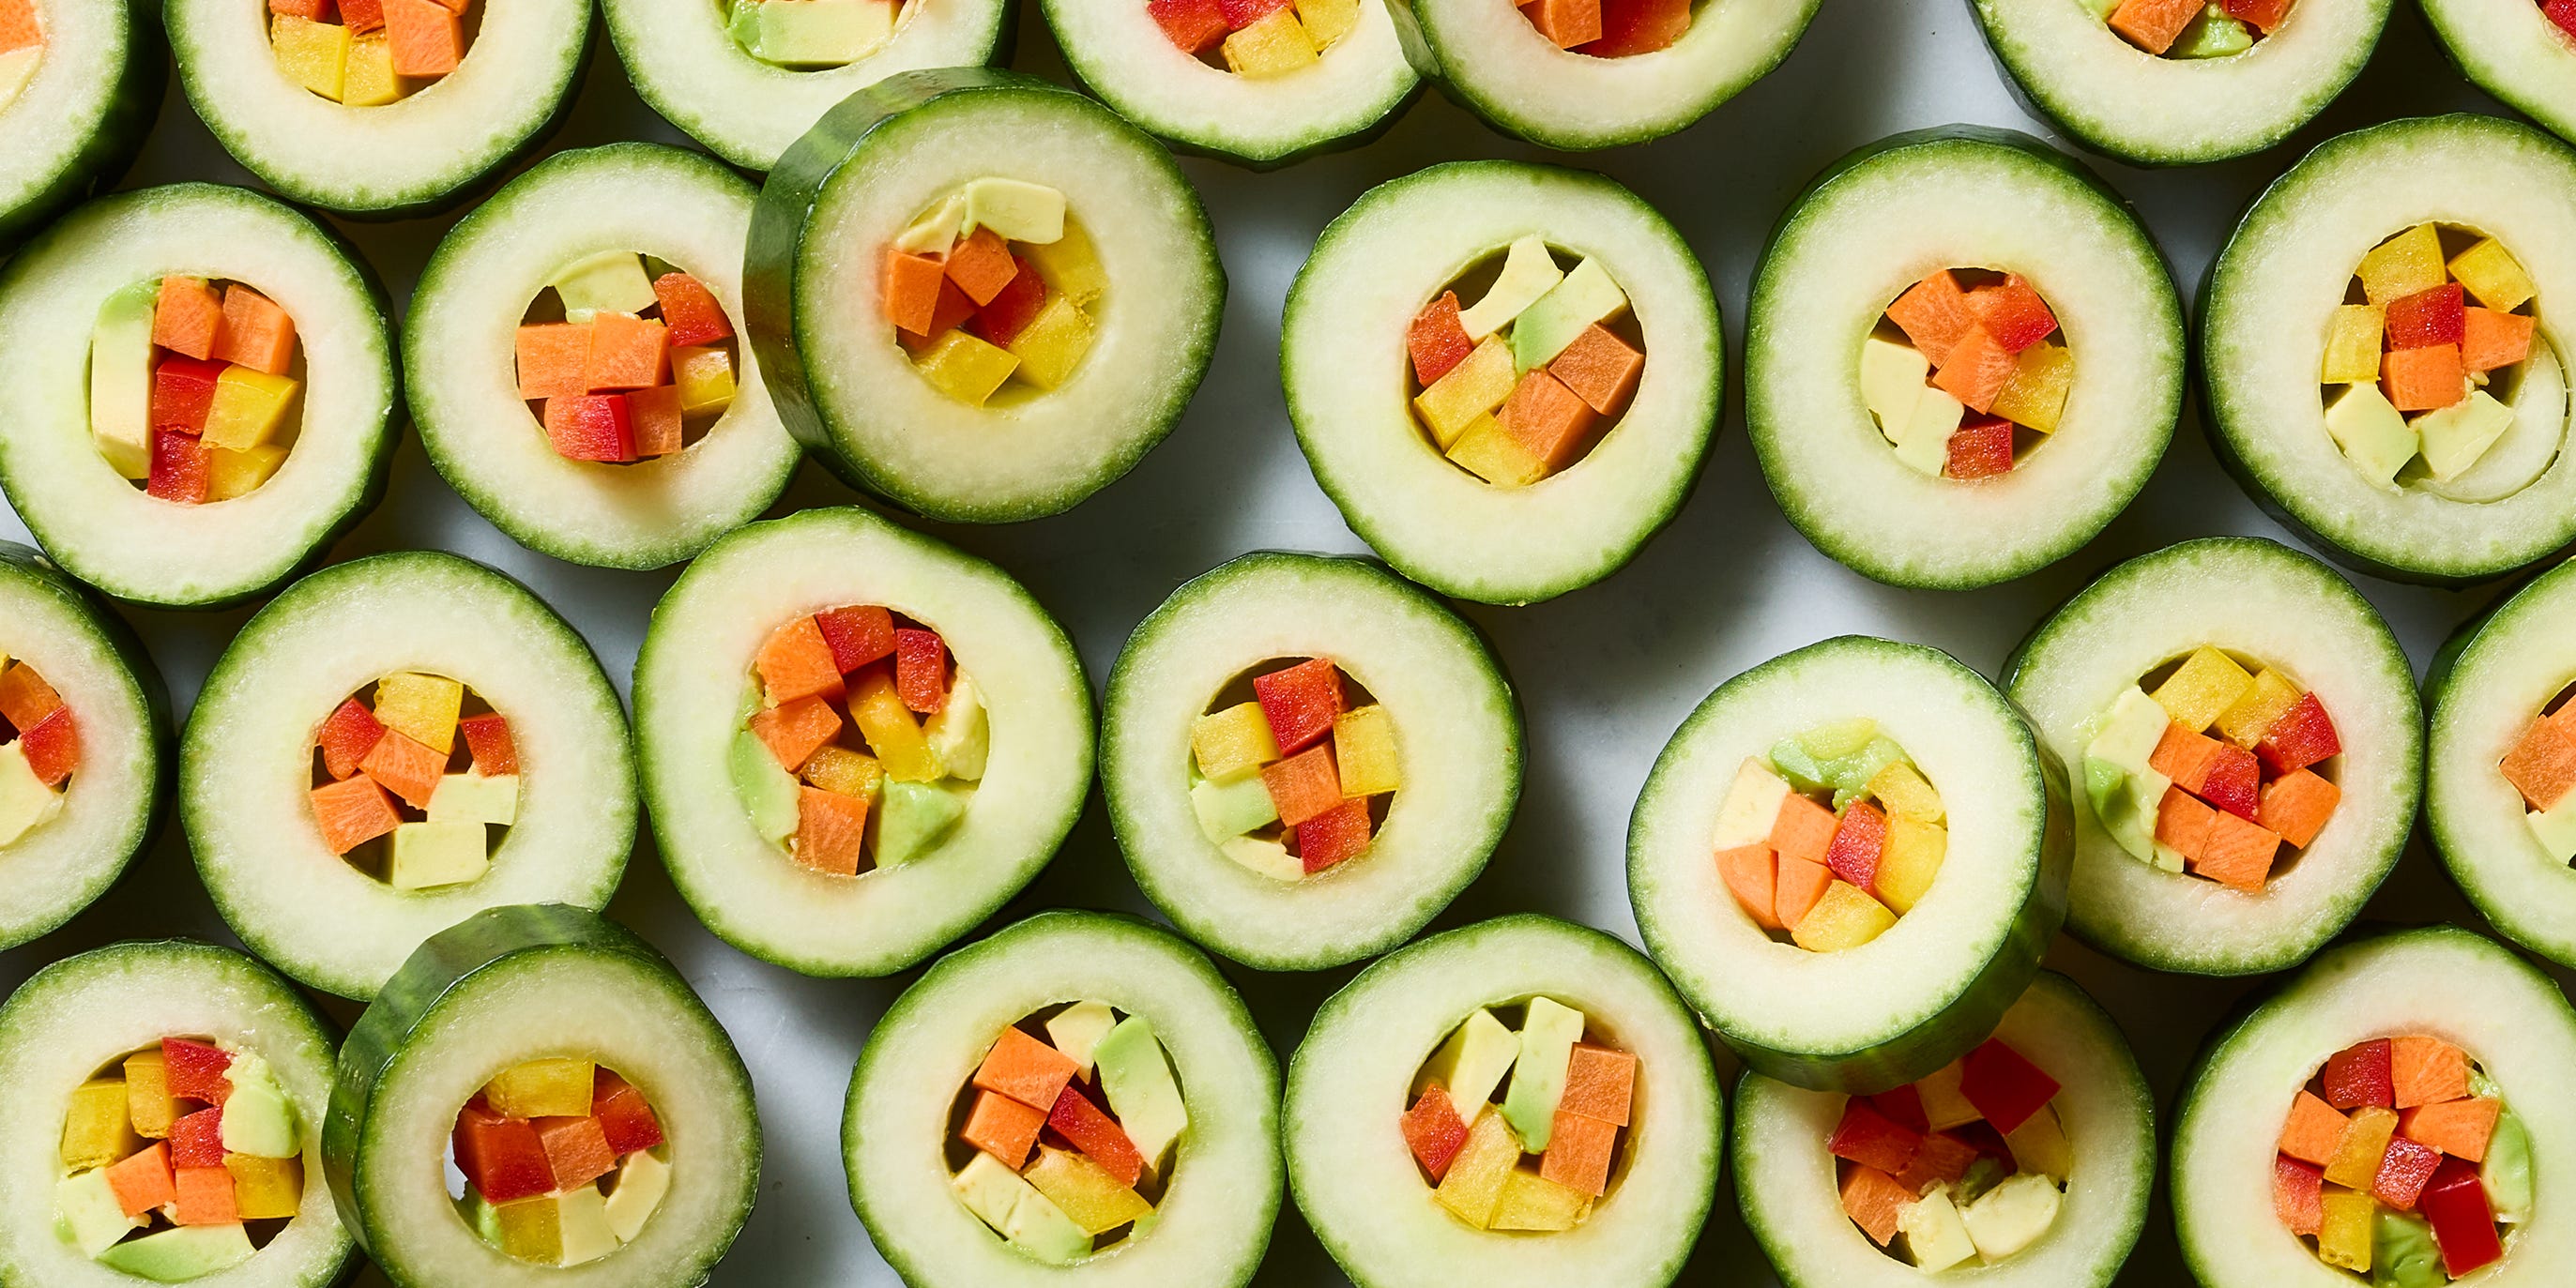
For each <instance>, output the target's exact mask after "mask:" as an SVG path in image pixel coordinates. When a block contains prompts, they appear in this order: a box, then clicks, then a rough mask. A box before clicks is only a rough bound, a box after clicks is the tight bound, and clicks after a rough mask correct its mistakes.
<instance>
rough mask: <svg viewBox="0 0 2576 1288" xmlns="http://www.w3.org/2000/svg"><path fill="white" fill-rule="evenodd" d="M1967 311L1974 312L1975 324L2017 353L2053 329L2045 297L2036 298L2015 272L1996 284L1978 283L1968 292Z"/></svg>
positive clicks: (2052, 331)
mask: <svg viewBox="0 0 2576 1288" xmlns="http://www.w3.org/2000/svg"><path fill="white" fill-rule="evenodd" d="M1968 311H1969V312H1971V313H1974V314H1976V315H1977V325H1979V326H1982V327H1984V328H1985V329H1986V334H1988V335H1991V336H1993V337H1994V338H1995V342H1996V343H1998V344H2001V345H2002V346H2003V347H2004V348H2006V349H2008V350H2010V351H2012V352H2014V353H2019V352H2021V351H2022V350H2024V349H2027V348H2029V347H2030V346H2032V345H2034V344H2037V343H2039V342H2040V341H2042V340H2045V339H2047V338H2048V337H2049V336H2050V335H2051V334H2054V333H2055V332H2056V330H2057V315H2056V314H2054V313H2051V312H2049V311H2048V301H2046V300H2043V299H2041V298H2039V292H2038V291H2035V290H2033V289H2031V285H2030V283H2028V282H2026V281H2023V280H2022V278H2021V275H2020V274H2018V273H2015V274H2013V275H2011V276H2009V277H2006V278H2005V279H2004V280H2003V284H2002V285H2000V286H1980V287H1978V288H1977V289H1975V290H1973V291H1970V292H1968Z"/></svg>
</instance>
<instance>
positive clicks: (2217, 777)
mask: <svg viewBox="0 0 2576 1288" xmlns="http://www.w3.org/2000/svg"><path fill="white" fill-rule="evenodd" d="M2200 798H2201V799H2202V800H2205V801H2207V802H2209V803H2210V804H2212V805H2215V806H2217V807H2218V808H2220V809H2223V810H2225V811H2227V812H2228V813H2230V814H2233V815H2235V816H2236V817H2238V818H2241V819H2245V820H2247V821H2249V822H2250V821H2252V820H2253V818H2254V816H2255V815H2256V814H2258V813H2261V812H2262V809H2263V771H2262V768H2261V767H2260V766H2258V765H2256V764H2255V763H2254V753H2252V752H2250V751H2247V750H2245V749H2244V748H2242V747H2239V746H2237V745H2236V744H2234V743H2220V744H2219V746H2218V754H2217V756H2216V757H2214V758H2213V759H2211V761H2210V762H2209V774H2208V776H2207V777H2205V778H2203V779H2202V780H2201V783H2200Z"/></svg>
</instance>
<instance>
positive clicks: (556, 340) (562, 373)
mask: <svg viewBox="0 0 2576 1288" xmlns="http://www.w3.org/2000/svg"><path fill="white" fill-rule="evenodd" d="M513 348H515V349H516V351H517V353H518V359H519V397H521V398H523V399H526V400H528V401H530V402H534V401H536V400H537V399H540V398H561V397H565V396H567V395H573V394H586V393H589V392H590V381H589V380H587V379H585V378H584V375H583V373H584V369H585V368H587V367H588V366H589V365H590V324H589V323H587V322H539V323H537V324H535V325H533V326H523V327H520V328H519V334H518V337H517V339H516V340H515V341H514V342H513Z"/></svg>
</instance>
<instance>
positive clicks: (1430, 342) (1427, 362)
mask: <svg viewBox="0 0 2576 1288" xmlns="http://www.w3.org/2000/svg"><path fill="white" fill-rule="evenodd" d="M1404 347H1405V350H1406V351H1407V352H1408V353H1410V354H1412V355H1413V378H1414V379H1415V380H1416V381H1418V382H1420V383H1421V384H1422V386H1423V387H1424V388H1429V387H1430V386H1431V384H1432V383H1433V382H1434V381H1437V380H1439V379H1440V377H1442V376H1445V375H1448V374H1449V370H1450V368H1452V367H1455V366H1457V365H1458V364H1459V363H1462V362H1465V361H1466V360H1467V355H1468V354H1470V353H1473V352H1475V351H1476V342H1475V341H1473V340H1470V339H1468V338H1467V327H1466V325H1465V324H1464V323H1462V322H1460V321H1459V320H1458V293H1457V292H1456V291H1443V292H1441V293H1440V298H1439V299H1436V300H1433V301H1432V302H1430V303H1429V304H1426V305H1424V306H1422V311H1421V312H1420V313H1417V314H1415V315H1414V317H1413V325H1411V326H1409V327H1406V328H1405V331H1404Z"/></svg>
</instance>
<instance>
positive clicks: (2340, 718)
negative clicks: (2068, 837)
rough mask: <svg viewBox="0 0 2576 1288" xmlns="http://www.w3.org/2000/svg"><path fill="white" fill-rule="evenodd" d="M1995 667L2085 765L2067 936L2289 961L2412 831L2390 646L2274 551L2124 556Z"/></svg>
mask: <svg viewBox="0 0 2576 1288" xmlns="http://www.w3.org/2000/svg"><path fill="white" fill-rule="evenodd" d="M2010 672H2011V679H2010V680H2009V682H2008V688H2009V692H2010V693H2011V695H2012V700H2013V701H2014V702H2015V703H2017V704H2019V705H2020V707H2021V709H2022V710H2023V711H2025V712H2027V713H2028V714H2029V716H2030V719H2031V722H2032V724H2033V725H2035V726H2036V727H2037V728H2038V730H2039V736H2040V740H2041V742H2042V743H2044V744H2045V745H2046V746H2047V747H2048V749H2049V751H2050V752H2051V753H2053V754H2054V755H2055V756H2056V757H2057V758H2058V759H2060V760H2062V761H2064V762H2065V763H2066V764H2068V765H2070V766H2078V767H2080V769H2081V772H2082V779H2083V786H2084V790H2083V791H2081V792H2079V793H2077V797H2076V799H2077V802H2078V803H2077V805H2076V811H2075V813H2076V823H2075V880H2074V884H2073V892H2072V897H2071V899H2070V902H2069V908H2068V912H2067V929H2069V930H2072V931H2074V932H2075V934H2076V936H2077V937H2078V938H2080V939H2082V940H2084V941H2085V942H2086V943H2088V944H2091V945H2093V946H2094V947H2096V948H2099V949H2101V950H2102V951H2104V952H2107V953H2110V954H2111V955H2113V956H2115V957H2119V958H2121V959H2123V960H2125V961H2129V962H2134V963H2136V964H2137V965H2140V966H2145V967H2148V968H2150V969H2153V970H2161V971H2174V972H2180V973H2184V974H2192V975H2252V974H2258V973H2261V972H2264V971H2274V970H2281V969H2283V968H2285V967H2289V966H2294V965H2297V964H2298V963H2299V962H2301V961H2303V960H2305V959H2306V958H2307V956H2308V954H2310V953H2313V952H2315V951H2316V950H2317V946H2318V945H2320V944H2323V943H2324V942H2325V941H2327V940H2328V939H2331V938H2333V937H2334V935H2335V933H2336V932H2337V931H2340V930H2342V929H2343V928H2344V926H2345V925H2346V924H2348V923H2350V922H2351V921H2352V919H2353V916H2354V914H2356V913H2358V912H2360V911H2361V906H2362V904H2364V903H2365V902H2367V901H2368V900H2369V898H2370V896H2371V893H2372V892H2373V891H2375V890H2377V889H2378V888H2379V883H2380V882H2381V881H2382V880H2383V879H2385V878H2386V877H2387V875H2388V872H2389V869H2390V868H2391V867H2393V866H2395V864H2396V862H2397V855H2398V852H2399V851H2400V850H2401V849H2402V848H2403V847H2404V846H2405V843H2406V836H2407V833H2408V831H2409V830H2411V829H2412V828H2413V826H2414V822H2415V804H2416V801H2417V800H2418V799H2419V797H2420V786H2419V784H2420V783H2421V781H2422V773H2423V765H2424V735H2423V721H2424V716H2423V707H2422V704H2421V703H2420V702H2418V700H2417V698H2416V695H2415V685H2414V682H2413V678H2414V672H2413V669H2412V668H2411V667H2409V666H2408V665H2407V661H2406V654H2405V651H2404V650H2403V649H2401V648H2399V647H2398V644H2397V639H2396V637H2395V636H2393V635H2391V634H2390V633H2389V630H2388V625H2387V623H2385V622H2383V621H2381V620H2380V617H2379V613H2378V611H2377V610H2376V609H2374V608H2372V607H2371V606H2370V601H2368V600H2366V599H2364V598H2362V596H2361V593H2360V592H2359V591H2356V590H2354V589H2353V588H2352V585H2351V583H2349V582H2346V581H2345V580H2344V579H2343V578H2342V577H2339V576H2337V575H2336V574H2335V572H2334V570H2333V569H2331V568H2328V567H2326V566H2325V565H2324V564H2322V563H2319V562H2318V561H2316V560H2315V559H2313V558H2310V557H2309V556H2307V555H2304V554H2301V553H2299V552H2298V551H2295V550H2292V549H2290V548H2289V547H2287V546H2282V545H2277V544H2275V543H2273V542H2270V541H2265V540H2261V539H2259V538H2253V537H2208V538H2204V539H2202V540H2198V541H2186V542H2183V543H2181V544H2180V545H2174V546H2167V547H2166V548H2164V549H2162V550H2158V551H2155V552H2153V553H2151V554H2144V555H2140V556H2138V557H2137V558H2135V559H2132V560H2130V561H2128V562H2127V563H2124V564H2121V565H2120V566H2119V567H2116V568H2113V569H2112V570H2111V571H2109V572H2107V573H2104V574H2103V575H2102V576H2101V577H2100V578H2099V579H2097V580H2095V581H2094V582H2093V584H2092V585H2090V586H2087V587H2085V588H2084V589H2083V590H2082V591H2080V592H2078V593H2077V594H2076V596H2075V597H2074V598H2073V599H2070V600H2068V601H2067V602H2066V605H2065V606H2064V607H2062V608H2060V609H2058V610H2057V612H2056V614H2055V615H2054V616H2052V617H2050V618H2049V619H2048V620H2047V621H2045V622H2042V623H2040V625H2039V627H2038V628H2037V629H2036V630H2034V631H2033V632H2032V633H2031V636H2030V638H2029V639H2028V640H2026V641H2024V642H2023V644H2022V646H2021V649H2020V651H2019V652H2018V653H2016V654H2015V656H2014V660H2013V662H2012V663H2011V664H2010ZM2346 735H2350V736H2351V738H2352V741H2351V742H2348V743H2347V742H2345V741H2344V738H2345V736H2346Z"/></svg>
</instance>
